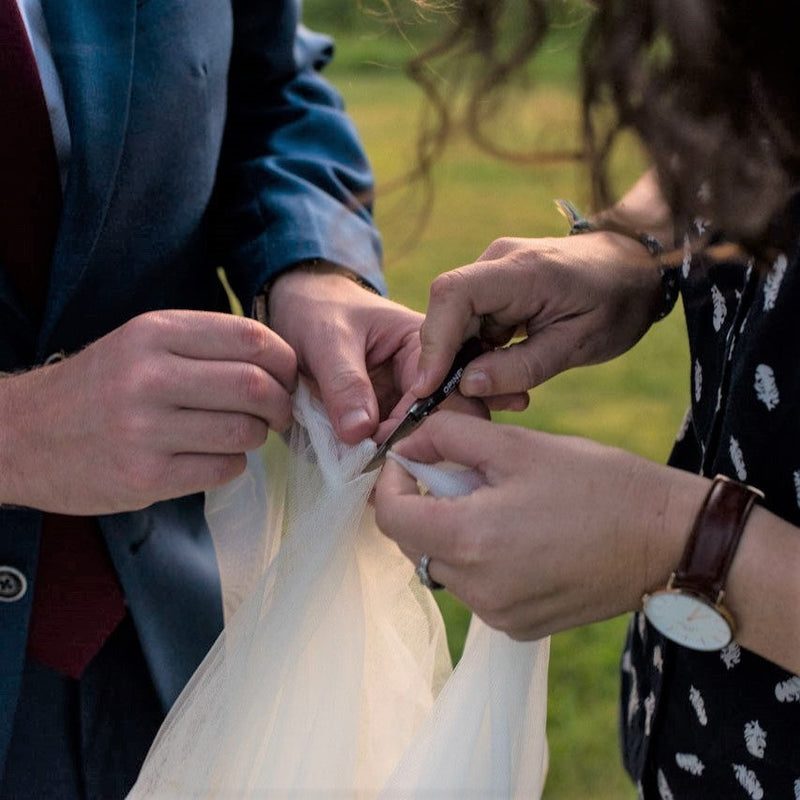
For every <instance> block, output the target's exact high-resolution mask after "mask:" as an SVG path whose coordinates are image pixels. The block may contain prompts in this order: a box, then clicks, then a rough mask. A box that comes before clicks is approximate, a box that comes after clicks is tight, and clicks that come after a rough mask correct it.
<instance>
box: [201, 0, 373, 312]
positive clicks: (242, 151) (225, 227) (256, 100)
mask: <svg viewBox="0 0 800 800" xmlns="http://www.w3.org/2000/svg"><path fill="white" fill-rule="evenodd" d="M332 55H333V42H332V41H331V40H330V39H329V38H328V37H326V36H322V35H319V34H316V33H312V32H311V31H309V30H308V29H306V28H304V27H303V26H302V25H301V24H300V23H299V2H296V0H286V2H277V1H276V2H269V3H266V2H263V0H236V2H234V44H233V53H232V59H231V66H230V74H229V85H228V111H227V118H226V130H225V137H224V142H223V147H222V153H221V157H220V164H219V169H218V175H217V183H216V188H215V199H214V204H213V215H214V218H213V231H214V241H215V244H216V250H215V253H216V255H217V257H218V260H219V263H220V264H221V265H222V266H224V267H225V268H226V271H227V273H228V278H229V280H230V282H231V285H232V287H233V289H234V291H235V292H236V294H237V296H238V297H239V299H240V300H241V301H242V302H243V304H245V307H246V308H247V307H248V304H249V303H250V302H251V299H252V297H253V295H254V294H255V293H256V292H258V291H259V290H260V289H261V287H262V286H263V285H264V284H265V283H266V282H268V281H269V280H270V279H271V278H272V277H273V276H274V275H276V274H277V273H279V272H280V271H282V270H284V269H286V268H287V267H289V266H291V265H292V264H294V263H297V262H298V261H302V260H305V259H311V258H323V259H326V260H328V261H332V262H334V263H337V264H341V265H343V266H347V267H350V268H351V269H353V270H355V271H356V272H358V273H359V274H360V275H361V276H362V277H363V278H365V279H366V280H367V281H369V282H370V283H371V284H372V285H373V286H375V287H377V288H379V289H380V290H382V291H385V284H384V281H383V276H382V274H381V271H380V260H381V243H380V238H379V235H378V232H377V230H376V229H375V226H374V224H373V221H372V213H371V212H372V205H371V204H372V191H373V178H372V172H371V169H370V165H369V163H368V161H367V158H366V156H365V154H364V151H363V148H362V146H361V143H360V141H359V138H358V135H357V133H356V130H355V128H354V126H353V123H352V121H351V120H350V119H349V118H348V116H347V115H346V113H345V111H344V105H343V102H342V100H341V98H340V96H339V95H338V94H337V93H336V92H335V90H334V89H333V88H332V87H331V86H330V85H329V84H328V83H327V82H325V80H324V79H323V78H322V77H321V76H320V75H319V70H320V69H321V68H322V67H323V66H324V65H325V64H326V63H327V62H328V61H329V60H330V59H331V57H332Z"/></svg>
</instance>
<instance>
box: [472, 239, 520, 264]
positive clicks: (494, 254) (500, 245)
mask: <svg viewBox="0 0 800 800" xmlns="http://www.w3.org/2000/svg"><path fill="white" fill-rule="evenodd" d="M519 242H520V240H519V239H518V238H516V237H513V236H501V237H500V238H499V239H495V240H494V241H493V242H492V243H491V244H490V245H489V246H488V247H487V248H486V249H485V250H484V251H483V253H482V254H481V257H480V259H479V260H480V261H493V260H495V259H497V258H503V257H505V256H506V255H508V254H509V253H510V252H512V251H513V250H515V249H516V248H517V247H518V246H519Z"/></svg>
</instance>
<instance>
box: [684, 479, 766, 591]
mask: <svg viewBox="0 0 800 800" xmlns="http://www.w3.org/2000/svg"><path fill="white" fill-rule="evenodd" d="M763 497H764V495H763V493H762V492H761V491H759V490H758V489H756V488H754V487H752V486H748V485H747V484H744V483H739V482H738V481H734V480H731V479H730V478H728V477H726V476H724V475H717V477H716V478H714V481H713V483H712V484H711V489H710V490H709V492H708V495H707V496H706V499H705V501H704V503H703V505H702V507H701V509H700V512H699V513H698V515H697V518H696V519H695V523H694V526H693V528H692V531H691V533H690V534H689V539H688V541H687V543H686V548H685V549H684V551H683V557H682V558H681V563H680V564H679V565H678V568H677V569H676V570H675V574H674V576H673V578H672V580H671V582H670V586H671V587H672V588H674V589H687V590H688V591H690V592H693V593H695V594H698V595H701V596H702V597H705V598H706V599H707V600H708V601H709V602H710V603H712V604H715V605H716V604H717V603H719V602H720V601H721V599H722V592H723V589H724V587H725V581H726V579H727V577H728V571H729V570H730V567H731V563H732V562H733V557H734V555H735V554H736V549H737V547H738V546H739V540H740V539H741V536H742V532H743V531H744V526H745V523H746V521H747V516H748V514H749V513H750V510H751V509H752V507H753V503H754V502H755V501H756V500H757V499H759V498H763Z"/></svg>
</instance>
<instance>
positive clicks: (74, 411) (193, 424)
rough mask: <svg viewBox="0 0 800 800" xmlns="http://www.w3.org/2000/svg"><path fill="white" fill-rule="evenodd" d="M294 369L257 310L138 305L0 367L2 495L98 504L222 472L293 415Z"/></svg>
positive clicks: (182, 490)
mask: <svg viewBox="0 0 800 800" xmlns="http://www.w3.org/2000/svg"><path fill="white" fill-rule="evenodd" d="M296 371H297V365H296V359H295V355H294V352H293V351H292V349H291V348H290V347H289V346H288V345H287V344H286V343H285V342H284V341H282V340H281V339H280V338H279V337H278V336H277V335H276V334H274V333H273V332H272V331H270V330H268V329H267V328H265V327H264V326H263V325H260V324H259V323H257V322H255V321H253V320H249V319H243V318H241V317H235V316H232V315H229V314H216V313H210V312H199V311H160V312H152V313H148V314H144V315H142V316H139V317H136V318H134V319H133V320H131V321H130V322H128V323H127V324H125V325H123V326H122V327H120V328H118V329H117V330H115V331H113V332H111V333H110V334H108V335H107V336H104V337H103V338H102V339H99V340H98V341H96V342H94V343H93V344H91V345H90V346H89V347H87V348H86V349H85V350H82V351H81V352H79V353H77V354H76V355H74V356H71V357H70V358H67V359H66V360H65V361H62V362H60V363H57V364H54V365H51V366H47V367H42V368H39V369H34V370H32V371H30V372H26V373H21V374H18V375H12V376H6V377H4V378H2V379H0V451H2V453H1V454H0V502H2V503H8V504H16V505H23V506H31V507H34V508H40V509H43V510H45V511H54V512H61V513H68V514H100V513H112V512H117V511H127V510H134V509H137V508H142V507H144V506H147V505H150V504H151V503H154V502H156V501H158V500H164V499H167V498H172V497H178V496H181V495H186V494H190V493H193V492H197V491H202V490H205V489H210V488H212V487H214V486H217V485H220V484H223V483H225V482H227V481H229V480H231V479H232V478H233V477H235V476H236V475H237V474H239V473H240V472H241V471H242V470H243V469H244V466H245V461H246V457H245V453H246V451H247V450H250V449H252V448H254V447H257V446H259V445H260V444H262V443H263V442H264V440H265V438H266V436H267V432H268V430H269V429H270V428H275V429H276V430H284V429H285V428H286V427H287V426H288V425H289V424H290V422H291V398H290V394H291V392H292V391H293V390H294V388H295V385H296Z"/></svg>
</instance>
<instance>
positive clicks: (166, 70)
mask: <svg viewBox="0 0 800 800" xmlns="http://www.w3.org/2000/svg"><path fill="white" fill-rule="evenodd" d="M0 2H3V3H7V4H8V3H10V4H12V5H13V4H14V3H18V5H19V7H20V9H21V11H22V16H23V18H24V20H25V22H26V24H27V31H28V34H29V36H30V38H31V40H32V42H33V46H34V47H33V49H34V51H35V55H36V62H37V64H38V68H39V72H40V74H41V76H42V79H43V84H44V93H45V95H46V96H47V101H48V107H49V111H50V119H51V121H52V122H53V134H54V139H55V144H56V151H57V154H58V164H59V168H60V176H61V184H62V189H63V195H62V198H61V211H60V217H59V220H58V230H57V235H56V236H55V244H54V249H53V253H52V258H51V260H50V263H49V277H48V281H47V285H46V291H45V294H44V295H43V296H42V299H41V307H39V308H38V309H37V310H35V311H33V310H32V307H31V305H30V304H29V303H26V302H24V298H23V297H22V295H21V292H20V290H19V287H18V286H17V285H16V284H15V282H14V280H13V279H12V278H11V276H10V275H9V274H7V273H8V272H9V270H6V269H4V264H3V263H2V258H1V257H0V373H3V375H2V376H0V697H1V698H2V710H1V711H0V797H3V798H6V797H9V798H10V797H14V798H21V797H50V798H62V797H63V798H72V797H103V798H111V797H116V796H124V794H125V792H126V791H127V789H128V788H129V787H130V785H131V783H132V781H133V780H134V778H135V776H136V772H137V770H138V767H139V764H140V763H141V760H142V758H143V756H144V754H145V752H146V749H147V747H148V746H149V743H150V741H151V739H152V736H153V734H154V732H155V730H156V729H157V727H158V725H159V724H160V721H161V719H162V718H163V715H164V713H165V710H166V709H167V708H168V707H169V706H170V705H171V704H172V703H173V702H174V700H175V698H176V697H177V695H178V693H179V692H180V691H181V689H182V687H183V686H184V684H185V683H186V681H187V680H188V678H189V676H190V675H191V674H192V672H193V670H194V669H195V667H196V666H197V665H198V663H199V661H200V660H201V659H202V657H203V655H204V654H205V652H206V651H207V649H208V648H209V646H210V645H211V644H212V643H213V641H214V639H215V638H216V636H217V635H218V633H219V631H220V629H221V625H222V608H221V598H220V588H219V577H218V571H217V567H216V561H215V557H214V552H213V548H212V544H211V541H210V538H209V534H208V530H207V527H206V524H205V520H204V517H203V495H202V492H203V491H204V490H207V489H210V488H212V487H214V486H216V485H219V484H221V483H224V482H226V481H227V480H229V479H231V478H233V477H234V476H235V475H237V474H238V473H239V472H240V471H241V470H242V469H243V466H244V459H245V456H244V454H245V452H246V451H247V450H248V449H251V448H253V447H256V446H258V445H259V444H260V443H262V442H263V440H264V438H265V437H266V435H267V432H268V430H269V429H270V428H275V429H276V430H283V429H285V428H286V427H287V426H288V424H289V422H290V415H291V409H290V394H291V392H292V390H293V388H294V387H295V385H296V379H297V369H298V367H299V369H300V371H302V372H303V373H305V374H307V375H308V376H310V377H311V378H313V379H314V380H315V381H316V383H317V384H318V386H319V390H320V393H321V396H322V398H323V400H324V402H325V405H326V408H327V410H328V412H329V414H330V416H331V419H332V420H333V422H334V425H335V427H336V429H337V431H338V432H339V433H340V435H341V436H342V438H343V439H344V440H346V441H348V442H355V441H358V440H359V439H361V438H363V437H365V436H369V435H373V434H375V432H376V430H377V429H378V426H379V421H380V419H381V417H385V416H386V413H387V411H388V410H389V409H391V408H392V407H393V406H394V405H395V404H396V403H397V402H398V400H399V399H400V397H401V395H402V393H403V392H404V390H405V389H407V388H408V386H407V385H406V384H407V383H410V380H411V377H412V374H413V372H414V369H415V366H416V356H417V341H418V336H417V333H418V329H419V325H420V317H419V315H417V314H415V313H413V312H411V311H409V310H407V309H405V308H403V307H401V306H398V305H396V304H394V303H391V302H390V301H389V300H387V299H386V298H385V297H383V296H382V293H384V291H385V284H384V281H383V278H382V275H381V272H380V255H381V254H380V240H379V236H378V234H377V232H376V230H375V228H374V225H373V223H372V219H371V208H370V193H371V189H372V176H371V171H370V168H369V165H368V163H367V161H366V158H365V156H364V154H363V152H362V149H361V146H360V144H359V141H358V138H357V136H356V134H355V132H354V130H353V127H352V124H351V122H350V121H349V119H348V118H347V117H346V115H345V114H344V112H343V109H342V104H341V101H340V99H339V97H338V95H337V94H336V93H335V92H334V91H333V90H332V89H331V87H330V86H329V85H328V84H327V83H325V82H324V81H323V79H322V78H321V77H320V76H319V74H318V70H319V69H320V68H321V67H322V66H323V65H324V64H325V63H326V62H327V61H328V60H329V59H330V57H331V53H332V45H331V42H330V40H329V39H327V38H325V37H323V36H320V35H317V34H313V33H311V32H309V31H307V30H306V29H304V28H303V27H302V25H300V24H299V2H296V1H295V0H269V2H267V0H73V1H72V2H65V1H64V0H0ZM0 85H1V84H0ZM0 107H4V101H3V98H1V97H0ZM59 120H61V121H62V122H63V123H65V124H61V125H59ZM2 124H3V125H7V124H9V121H8V120H6V119H4V120H3V123H2ZM218 267H223V268H224V270H225V274H226V275H227V278H228V280H229V282H230V285H231V287H232V288H233V290H234V292H235V294H236V295H237V297H238V299H239V300H240V302H241V304H242V306H243V307H244V308H245V309H249V308H250V307H251V305H252V304H253V302H254V299H256V298H257V297H258V298H261V305H262V306H263V308H264V310H265V311H266V314H267V317H268V322H269V326H268V327H266V326H264V325H262V324H260V323H259V322H257V321H255V320H253V319H250V318H248V317H241V316H234V315H231V314H230V313H226V312H227V311H228V305H227V296H226V294H225V291H224V289H223V287H222V286H221V284H220V281H219V279H218V270H217V268H218ZM375 387H382V388H381V390H380V391H378V392H377V393H376V388H375ZM43 512H44V513H43ZM43 519H45V520H46V521H48V522H47V523H46V524H45V527H47V525H49V524H51V522H49V521H52V520H55V523H53V524H55V530H56V534H57V535H56V536H55V537H52V538H53V541H55V543H56V545H55V546H56V549H55V550H51V551H48V552H55V553H58V555H57V556H46V555H45V551H46V547H45V545H44V541H43V537H42V535H41V531H42V527H43V522H42V520H43ZM87 519H91V520H96V523H97V527H98V528H99V532H100V535H99V536H98V537H97V541H98V542H99V543H100V544H99V547H100V549H101V550H102V552H99V553H98V554H96V555H97V557H98V558H100V559H102V558H105V559H106V560H108V558H109V556H110V562H109V563H110V564H112V565H113V578H112V579H111V582H112V583H114V582H117V583H118V584H119V587H118V588H119V590H120V593H121V594H120V596H121V598H122V600H121V605H120V606H119V608H120V613H119V614H118V615H117V617H118V618H117V617H113V618H111V617H109V618H107V619H106V620H105V621H104V622H103V623H102V624H101V628H102V626H103V625H105V626H106V628H108V629H109V630H101V635H100V637H99V644H97V645H95V649H97V648H98V647H99V649H97V652H96V653H94V654H93V655H92V656H91V658H90V659H89V661H88V662H87V663H85V664H84V663H82V662H80V661H78V662H77V663H78V666H72V667H69V668H68V669H66V672H64V671H60V670H59V668H58V667H57V666H55V667H54V666H53V664H51V663H50V662H49V661H48V660H47V659H46V658H45V656H43V655H41V653H44V652H45V650H44V649H41V648H40V646H39V645H38V644H36V643H32V642H33V639H35V638H37V637H39V635H40V633H41V634H42V636H43V639H44V641H45V644H47V643H48V641H50V639H52V638H53V626H54V625H55V627H56V628H58V630H57V631H56V633H57V634H58V633H59V632H60V633H61V634H63V633H64V632H65V631H64V630H63V625H64V623H62V622H58V623H57V624H56V623H48V622H47V620H45V621H43V622H42V621H41V619H40V617H41V614H40V615H39V616H37V614H39V612H36V613H34V614H32V608H35V607H37V604H40V605H41V604H44V606H47V604H48V602H50V606H51V608H50V611H49V612H47V613H50V614H53V613H55V614H56V615H58V613H60V612H61V611H63V608H62V607H61V606H63V605H65V604H64V603H62V602H61V600H54V598H60V597H62V595H59V594H57V592H56V589H55V588H54V587H55V586H56V584H58V582H59V581H60V579H61V578H62V577H63V575H62V573H64V574H66V573H67V572H69V573H70V574H73V570H74V575H78V576H80V575H82V574H83V573H81V568H82V565H83V563H84V562H85V561H86V558H88V557H85V555H84V551H83V550H80V552H75V548H72V549H70V547H69V545H68V544H65V542H69V541H71V540H69V539H67V538H65V536H62V535H61V533H60V532H61V531H63V530H67V529H69V528H70V526H72V525H73V524H74V525H78V524H79V523H80V525H82V524H83V523H84V522H86V520H87ZM93 524H94V523H93ZM59 526H61V527H59ZM78 526H79V525H78ZM40 540H41V541H42V555H41V559H40V557H39V551H40ZM76 541H77V540H76ZM48 547H49V545H48ZM58 547H61V550H58ZM48 559H49V560H48ZM74 575H73V578H74ZM80 580H84V585H85V587H86V591H87V592H89V589H90V588H91V590H92V591H95V589H96V590H97V592H98V594H97V596H98V597H100V596H102V591H101V589H102V587H101V583H102V581H101V580H100V579H97V580H95V578H94V577H92V575H89V577H85V578H81V579H80ZM103 580H106V579H103ZM90 583H91V587H90V586H89V584H90ZM98 587H99V588H98ZM70 591H71V592H72V595H73V596H74V595H76V594H77V595H78V596H79V597H78V599H80V598H81V597H83V596H84V591H83V586H82V585H81V584H79V585H78V588H77V590H75V589H74V588H73V589H72V590H70ZM63 596H65V597H66V595H63ZM86 596H90V594H87V595H86ZM91 596H92V597H94V595H91ZM92 602H93V603H94V605H98V604H99V602H100V601H97V602H96V603H95V602H94V601H92ZM66 605H68V604H66ZM89 610H90V611H91V609H89ZM42 613H43V614H44V612H42ZM109 619H110V620H111V621H109ZM37 620H38V621H37ZM48 625H50V627H48ZM59 626H61V628H59ZM42 631H43V632H44V633H42ZM34 632H35V633H36V636H34ZM29 633H30V635H29ZM66 633H67V634H68V638H69V637H71V638H69V642H68V644H69V645H70V646H72V645H75V644H76V641H77V640H79V639H81V638H82V634H81V631H80V630H76V631H69V630H67V631H66ZM87 638H88V636H87ZM48 646H49V645H48Z"/></svg>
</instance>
